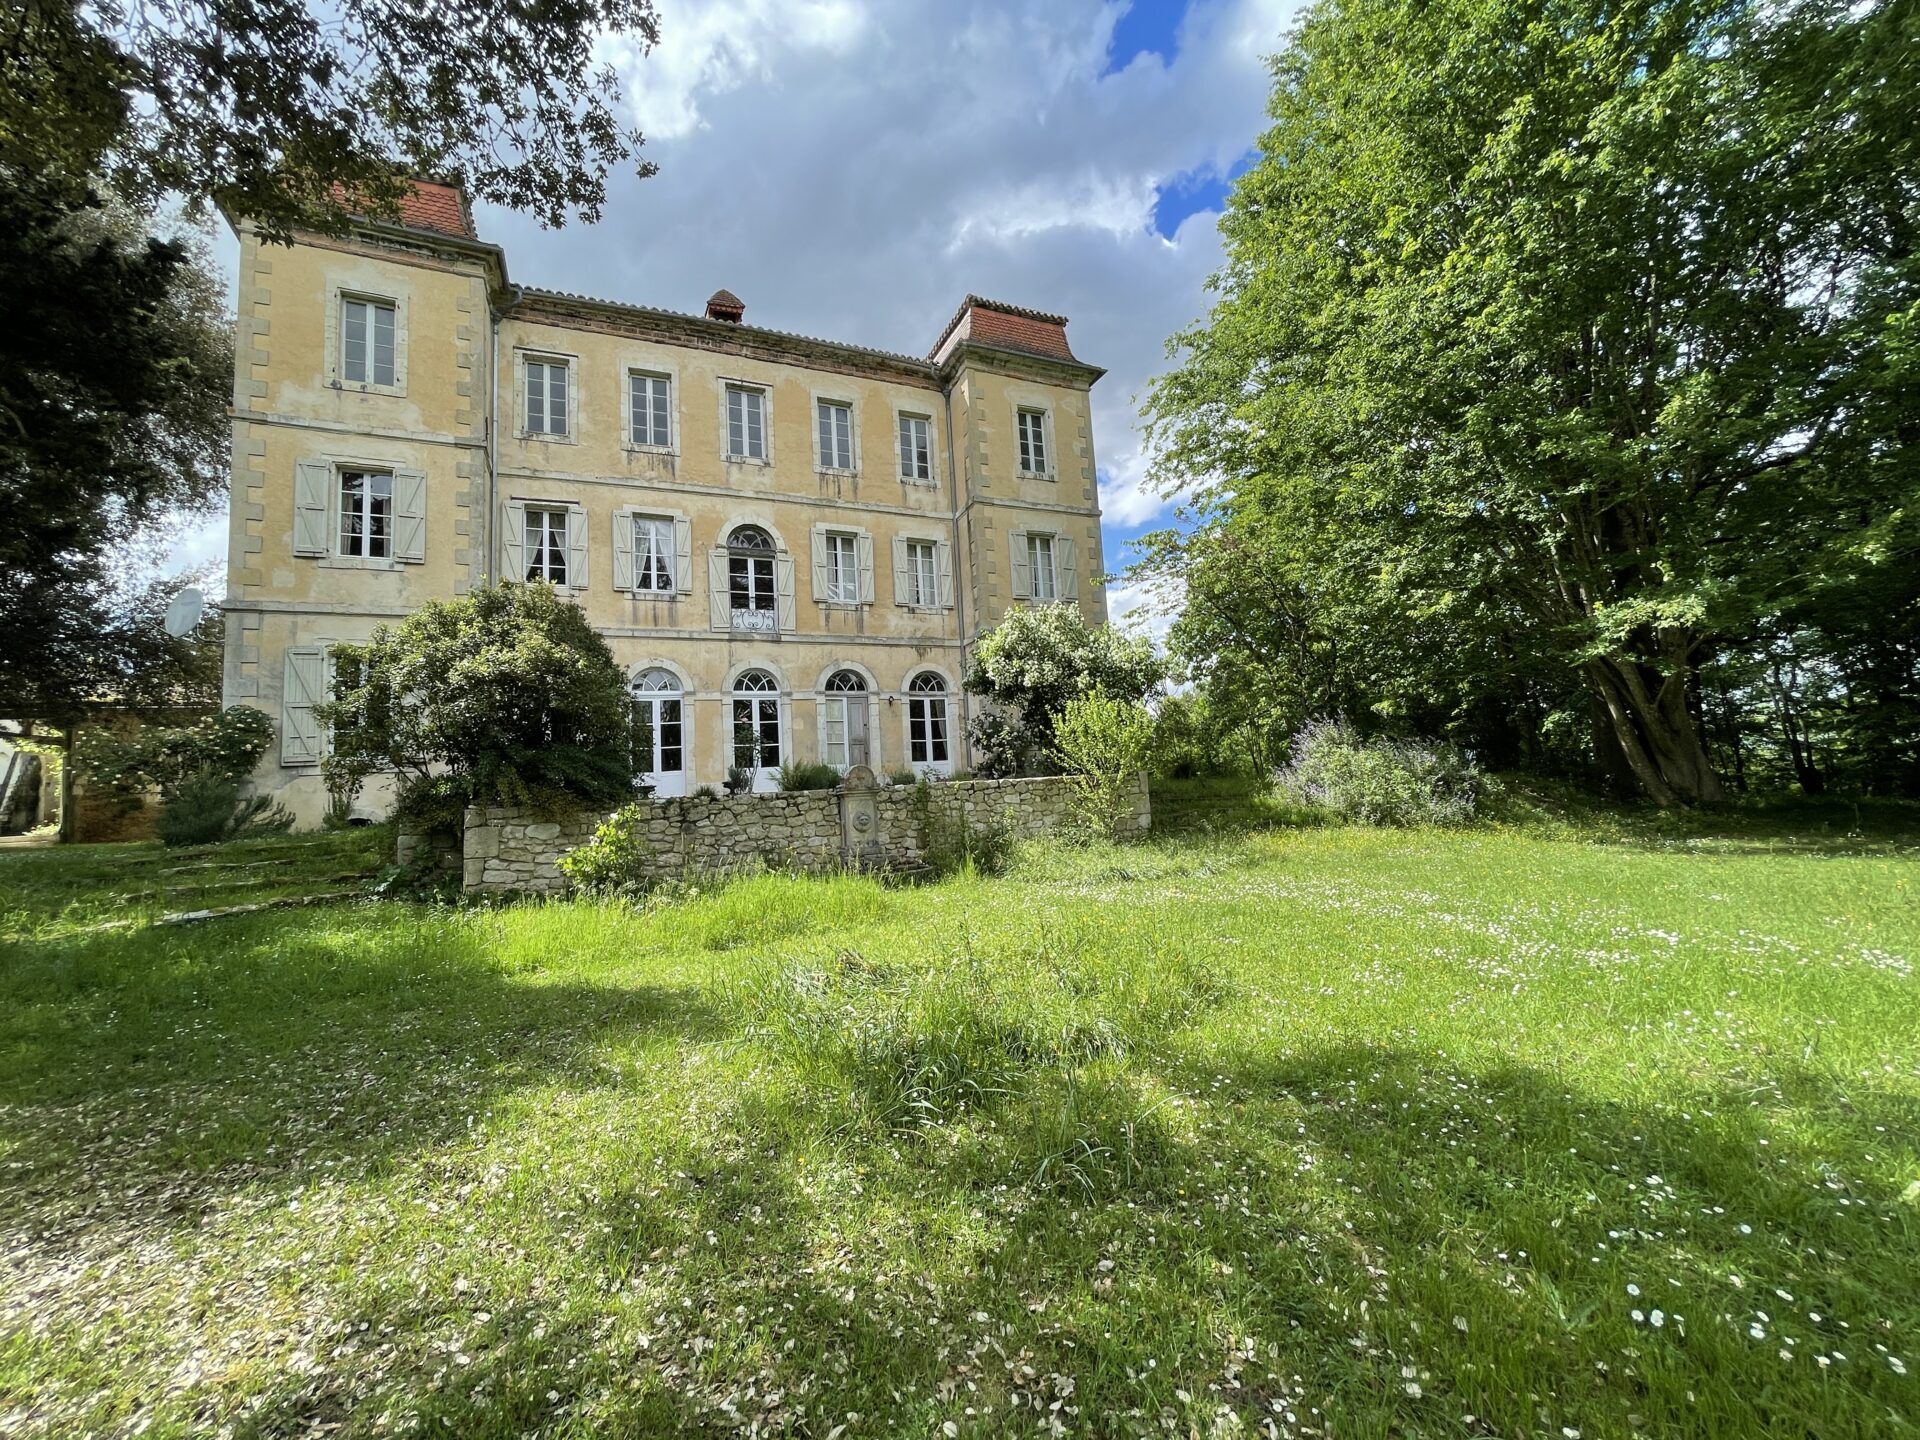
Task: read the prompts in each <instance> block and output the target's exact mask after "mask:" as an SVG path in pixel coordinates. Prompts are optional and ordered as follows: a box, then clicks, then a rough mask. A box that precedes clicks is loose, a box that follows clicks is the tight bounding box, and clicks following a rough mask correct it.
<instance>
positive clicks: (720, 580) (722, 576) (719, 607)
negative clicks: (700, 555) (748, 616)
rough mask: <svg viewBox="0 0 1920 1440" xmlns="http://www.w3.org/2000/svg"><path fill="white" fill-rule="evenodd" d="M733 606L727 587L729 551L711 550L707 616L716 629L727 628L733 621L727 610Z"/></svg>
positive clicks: (708, 565)
mask: <svg viewBox="0 0 1920 1440" xmlns="http://www.w3.org/2000/svg"><path fill="white" fill-rule="evenodd" d="M732 608H733V606H732V604H731V602H730V596H729V592H728V588H727V552H726V551H724V550H710V551H708V552H707V616H708V618H709V619H710V620H711V621H712V623H713V628H714V629H716V630H725V629H726V628H727V627H728V626H729V625H731V624H732V623H733V617H732V616H731V615H729V614H728V613H727V612H728V611H729V610H731V609H732Z"/></svg>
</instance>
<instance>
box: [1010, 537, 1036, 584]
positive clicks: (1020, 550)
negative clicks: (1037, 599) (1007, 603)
mask: <svg viewBox="0 0 1920 1440" xmlns="http://www.w3.org/2000/svg"><path fill="white" fill-rule="evenodd" d="M1013 598H1014V599H1016V600H1031V599H1032V598H1033V567H1032V563H1031V561H1030V560H1029V559H1028V557H1027V532H1026V531H1024V530H1016V531H1014V532H1013Z"/></svg>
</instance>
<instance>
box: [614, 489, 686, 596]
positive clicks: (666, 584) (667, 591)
mask: <svg viewBox="0 0 1920 1440" xmlns="http://www.w3.org/2000/svg"><path fill="white" fill-rule="evenodd" d="M626 524H627V525H628V526H630V527H631V531H632V535H633V588H634V590H635V591H636V592H637V593H639V594H643V595H677V594H679V593H680V567H679V565H678V563H677V562H676V560H675V537H674V523H673V517H672V516H671V515H648V514H646V513H644V512H642V511H639V510H634V511H630V512H628V514H627V516H626ZM643 525H644V526H646V527H647V534H648V535H649V537H650V542H649V544H648V546H647V548H646V551H645V554H644V556H643V554H642V551H641V546H640V527H641V526H643ZM653 561H658V564H657V565H655V564H653V563H651V562H653Z"/></svg>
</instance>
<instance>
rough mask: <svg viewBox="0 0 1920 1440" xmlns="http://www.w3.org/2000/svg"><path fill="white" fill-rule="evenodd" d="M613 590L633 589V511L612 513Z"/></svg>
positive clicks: (622, 508)
mask: <svg viewBox="0 0 1920 1440" xmlns="http://www.w3.org/2000/svg"><path fill="white" fill-rule="evenodd" d="M613 588H614V589H616V590H631V589H633V511H631V510H629V509H627V508H626V507H625V506H622V507H621V508H620V509H618V510H616V511H614V512H613Z"/></svg>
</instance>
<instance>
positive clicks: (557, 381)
mask: <svg viewBox="0 0 1920 1440" xmlns="http://www.w3.org/2000/svg"><path fill="white" fill-rule="evenodd" d="M547 431H548V433H549V434H553V435H564V434H566V433H567V367H566V366H564V365H549V366H547Z"/></svg>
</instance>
